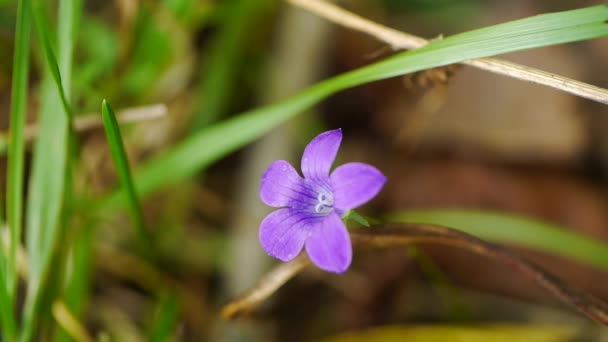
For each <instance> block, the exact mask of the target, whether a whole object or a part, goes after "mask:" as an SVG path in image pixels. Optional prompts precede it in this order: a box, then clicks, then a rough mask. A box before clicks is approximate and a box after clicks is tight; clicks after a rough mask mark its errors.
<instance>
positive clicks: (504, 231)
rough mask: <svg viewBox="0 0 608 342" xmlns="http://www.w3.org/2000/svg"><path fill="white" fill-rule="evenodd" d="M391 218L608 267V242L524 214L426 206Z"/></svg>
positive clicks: (395, 220)
mask: <svg viewBox="0 0 608 342" xmlns="http://www.w3.org/2000/svg"><path fill="white" fill-rule="evenodd" d="M388 220H390V221H391V222H402V223H427V224H436V225H441V226H445V227H450V228H453V229H457V230H460V231H463V232H465V233H467V234H471V235H474V236H477V237H479V238H481V239H484V240H488V241H492V242H500V243H506V244H513V245H518V246H522V247H528V248H532V249H535V250H539V251H543V252H548V253H552V254H556V255H559V256H562V257H566V258H570V259H573V260H577V261H580V262H583V263H586V264H588V265H593V266H595V267H598V268H601V269H603V270H608V244H605V243H601V242H599V241H596V240H594V239H593V238H591V237H586V236H584V235H582V234H579V233H576V232H573V231H571V230H567V229H565V228H562V227H559V226H556V225H552V224H549V223H545V222H542V221H540V220H534V219H531V218H527V217H523V216H516V215H511V214H504V213H498V212H490V211H481V210H468V209H463V210H458V209H443V210H442V209H426V210H408V211H403V212H400V213H394V214H391V215H389V216H388Z"/></svg>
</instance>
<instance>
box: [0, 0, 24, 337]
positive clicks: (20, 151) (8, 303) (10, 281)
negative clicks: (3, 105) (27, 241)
mask: <svg viewBox="0 0 608 342" xmlns="http://www.w3.org/2000/svg"><path fill="white" fill-rule="evenodd" d="M30 6H31V4H30V1H29V0H20V1H19V3H18V5H17V28H16V35H15V52H14V53H15V54H14V60H13V78H12V90H11V114H10V115H11V118H10V137H11V139H10V144H9V150H8V161H7V180H6V183H7V196H6V197H7V202H6V216H7V223H8V227H9V232H10V247H9V252H8V258H5V253H4V251H3V248H2V244H1V243H0V263H2V265H1V266H0V271H1V273H2V274H1V278H0V279H2V283H1V284H0V300H2V304H1V305H0V306H2V308H1V309H0V318H1V319H2V326H3V329H2V335H3V337H4V339H5V340H8V341H11V340H13V339H14V338H15V336H16V333H17V326H16V322H15V321H16V320H15V312H14V305H15V299H16V290H17V279H18V274H17V266H16V265H17V249H18V246H19V244H20V243H21V241H20V240H21V231H22V220H23V191H24V188H23V183H24V182H23V180H24V173H25V170H24V164H25V116H26V107H27V92H28V89H27V84H28V74H29V40H30V22H31V19H30V12H31V8H30Z"/></svg>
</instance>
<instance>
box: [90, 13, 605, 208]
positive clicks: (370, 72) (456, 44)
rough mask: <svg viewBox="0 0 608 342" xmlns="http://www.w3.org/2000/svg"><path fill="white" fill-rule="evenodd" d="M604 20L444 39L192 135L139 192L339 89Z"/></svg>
mask: <svg viewBox="0 0 608 342" xmlns="http://www.w3.org/2000/svg"><path fill="white" fill-rule="evenodd" d="M607 19H608V6H606V5H600V6H594V7H588V8H583V9H579V10H573V11H566V12H560V13H552V14H545V15H540V16H535V17H531V18H526V19H521V20H517V21H513V22H509V23H505V24H500V25H496V26H494V27H490V28H483V29H479V30H474V31H470V32H466V33H462V34H459V35H455V36H453V37H448V38H446V39H443V40H440V41H436V42H433V43H431V44H429V45H426V46H425V47H423V48H420V49H417V50H411V51H407V52H403V53H400V54H397V55H395V56H393V57H391V58H388V59H386V60H384V61H380V62H377V63H374V64H371V65H368V66H366V67H363V68H360V69H357V70H354V71H351V72H347V73H345V74H342V75H339V76H336V77H334V78H331V79H328V80H326V81H323V82H320V83H318V84H316V85H314V86H312V87H310V88H308V89H306V90H304V91H303V92H301V93H299V94H297V95H295V96H293V97H291V98H289V99H287V100H285V101H283V102H279V103H275V104H272V105H269V106H267V107H263V108H259V109H255V110H251V111H248V112H245V113H243V114H241V115H239V116H237V117H235V118H232V119H229V120H225V121H223V122H221V123H218V124H216V125H213V126H211V127H208V128H206V129H203V130H200V131H199V132H198V133H195V134H193V135H191V136H190V137H188V138H187V139H186V140H185V141H183V142H182V143H180V144H178V145H176V146H175V147H174V148H173V149H171V150H168V151H166V152H165V153H163V154H161V155H159V156H158V157H156V158H154V159H152V160H151V161H149V162H147V163H146V164H144V165H143V166H142V167H141V168H140V169H139V170H138V172H137V173H136V177H135V182H136V187H137V190H138V193H139V194H140V195H145V194H148V193H150V192H153V191H156V190H158V189H160V188H162V187H165V186H167V185H169V184H172V183H174V182H176V181H178V180H180V179H183V178H186V177H189V176H191V175H193V174H194V173H195V172H197V171H199V170H201V169H202V168H204V167H206V166H208V165H209V164H211V163H212V162H214V161H216V160H218V159H220V158H221V157H224V156H226V155H227V154H229V153H231V152H234V151H235V150H237V149H238V148H240V147H242V146H244V145H246V144H248V143H250V142H252V141H254V140H255V139H257V138H259V137H260V136H261V135H263V134H265V133H266V132H268V131H269V130H271V129H272V128H274V127H276V126H278V125H279V124H280V123H282V122H284V121H286V120H287V119H289V118H292V117H294V116H295V115H297V114H298V113H301V112H303V111H304V110H305V109H307V108H309V107H311V106H312V105H314V104H316V103H318V102H319V101H321V100H323V99H325V98H326V97H328V96H330V95H332V94H334V93H336V92H338V91H340V90H343V89H346V88H349V87H353V86H357V85H360V84H364V83H368V82H372V81H377V80H380V79H385V78H389V77H394V76H398V75H403V74H407V73H412V72H416V71H420V70H424V69H429V68H434V67H438V66H443V65H447V64H452V63H457V62H461V61H464V60H469V59H473V58H481V57H488V56H492V55H496V54H500V53H507V52H513V51H519V50H523V49H530V48H535V47H541V46H547V45H552V44H560V43H566V42H573V41H579V40H585V39H592V38H598V37H604V36H608V25H606V20H607ZM167 165H171V172H166V168H167ZM119 203H121V202H120V200H119V199H118V193H117V192H114V193H112V194H111V195H110V196H107V197H105V198H104V200H103V202H102V207H103V206H111V205H117V204H119Z"/></svg>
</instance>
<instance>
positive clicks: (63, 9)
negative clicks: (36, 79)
mask: <svg viewBox="0 0 608 342" xmlns="http://www.w3.org/2000/svg"><path fill="white" fill-rule="evenodd" d="M38 5H40V6H42V5H41V4H38ZM81 8H82V2H81V0H60V1H59V10H58V20H57V23H58V30H57V33H58V49H57V51H58V54H57V57H58V60H57V61H56V62H58V63H53V62H54V61H53V60H52V57H51V59H48V58H49V57H50V56H51V55H50V54H47V52H48V51H52V49H46V48H45V50H46V52H45V55H46V57H47V63H46V66H47V70H45V71H46V74H45V78H44V80H43V82H42V88H41V102H40V103H41V104H40V108H41V110H40V113H39V121H38V127H39V131H38V139H37V140H36V143H35V146H34V156H33V161H32V171H31V175H30V188H29V194H28V200H27V211H26V215H27V216H26V228H27V234H26V247H27V255H28V258H29V273H28V284H27V290H26V291H27V292H26V299H25V306H24V311H23V328H22V329H21V336H20V340H21V341H31V340H33V337H34V332H35V331H38V330H39V327H37V326H36V325H37V321H38V320H42V316H41V315H40V312H39V310H38V309H39V306H40V302H41V299H42V297H43V293H44V292H45V291H46V290H47V287H46V286H45V279H46V275H47V274H48V272H49V269H50V266H51V260H52V259H53V255H54V253H53V252H54V247H55V244H56V242H57V238H58V236H59V235H60V233H61V227H62V226H61V225H60V221H61V212H62V208H63V203H64V195H65V190H66V184H67V182H70V179H69V178H68V177H67V176H68V175H67V174H66V170H67V164H68V156H69V153H68V146H69V143H70V139H69V138H70V136H69V132H70V120H69V119H70V112H69V111H70V107H69V104H68V103H67V102H66V100H67V99H69V96H70V94H69V90H70V88H71V78H72V54H73V49H74V38H75V35H76V33H77V29H76V28H77V27H78V26H77V25H78V24H77V23H78V20H79V16H80V13H81ZM42 9H43V7H38V8H37V10H39V11H41V12H39V13H38V15H40V16H39V17H38V19H42V20H39V21H38V22H37V23H36V24H37V27H38V30H39V31H41V32H39V33H40V34H46V33H47V32H51V30H50V28H48V27H47V26H46V22H45V21H44V16H43V15H42V14H44V12H42ZM47 38H48V37H47ZM45 41H46V42H47V43H50V39H41V43H43V44H46V43H45ZM53 65H55V66H57V67H58V71H59V73H60V75H61V76H62V78H58V77H56V76H58V75H59V73H57V74H56V75H54V74H55V73H56V71H57V70H55V71H54V66H53ZM62 92H63V95H62Z"/></svg>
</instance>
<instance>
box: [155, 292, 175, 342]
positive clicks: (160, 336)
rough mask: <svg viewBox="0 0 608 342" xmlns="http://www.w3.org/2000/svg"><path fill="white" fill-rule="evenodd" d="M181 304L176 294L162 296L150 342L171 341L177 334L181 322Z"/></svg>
mask: <svg viewBox="0 0 608 342" xmlns="http://www.w3.org/2000/svg"><path fill="white" fill-rule="evenodd" d="M179 306H180V304H179V301H178V298H177V296H176V294H174V293H167V294H163V295H161V298H160V300H159V303H158V308H157V312H156V315H155V316H156V317H154V321H153V324H152V327H151V333H150V341H152V342H163V341H170V340H171V337H172V335H173V334H174V333H175V330H176V326H177V323H178V321H179V313H180V307H179Z"/></svg>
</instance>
